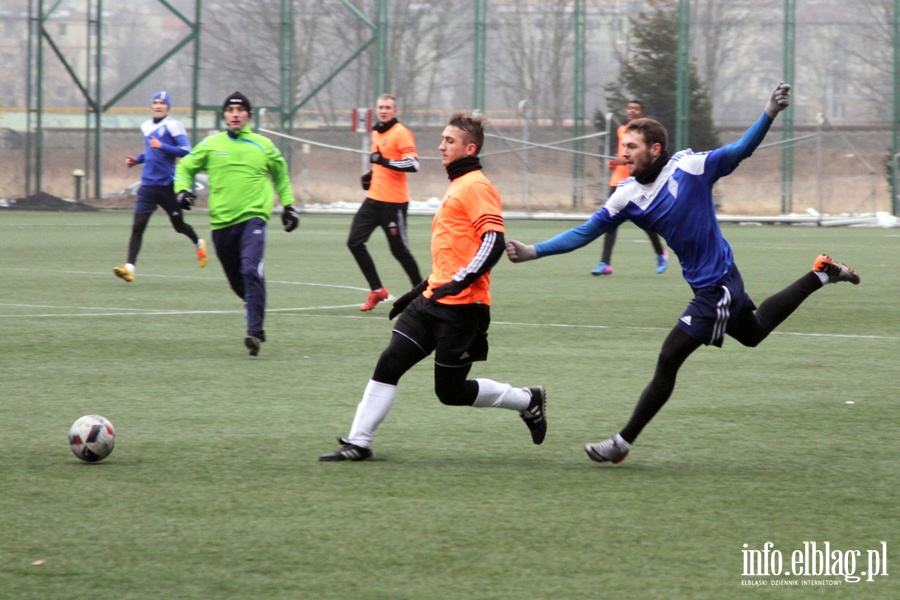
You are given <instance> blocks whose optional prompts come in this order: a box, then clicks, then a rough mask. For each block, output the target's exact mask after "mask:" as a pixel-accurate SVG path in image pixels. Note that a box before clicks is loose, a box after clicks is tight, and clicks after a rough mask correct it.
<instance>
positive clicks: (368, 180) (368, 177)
mask: <svg viewBox="0 0 900 600" xmlns="http://www.w3.org/2000/svg"><path fill="white" fill-rule="evenodd" d="M359 183H360V185H362V189H364V190H368V189H369V187H370V186H371V185H372V171H369V172H368V173H366V174H365V175H363V176H362V177H360V178H359Z"/></svg>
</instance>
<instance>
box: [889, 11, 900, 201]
mask: <svg viewBox="0 0 900 600" xmlns="http://www.w3.org/2000/svg"><path fill="white" fill-rule="evenodd" d="M891 156H892V157H893V160H892V161H891V166H892V169H891V171H892V175H893V177H892V178H891V182H892V185H891V212H892V214H894V215H895V216H896V215H900V187H898V186H900V173H897V171H898V168H897V167H898V165H900V161H898V158H900V0H894V115H893V143H892V144H891Z"/></svg>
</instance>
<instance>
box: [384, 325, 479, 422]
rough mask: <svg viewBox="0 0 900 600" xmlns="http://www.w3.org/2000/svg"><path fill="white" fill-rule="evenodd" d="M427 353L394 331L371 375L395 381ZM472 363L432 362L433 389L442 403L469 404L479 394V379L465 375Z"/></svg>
mask: <svg viewBox="0 0 900 600" xmlns="http://www.w3.org/2000/svg"><path fill="white" fill-rule="evenodd" d="M426 356H428V354H426V353H425V352H424V351H423V350H422V348H420V347H419V346H418V345H417V344H416V343H415V342H413V341H412V340H410V339H409V338H408V337H406V336H404V335H401V334H399V333H396V332H394V333H393V335H391V341H390V343H389V344H388V347H387V348H385V349H384V352H382V353H381V356H380V357H379V359H378V364H376V365H375V372H374V374H373V375H372V379H373V380H374V381H377V382H379V383H386V384H388V385H397V384H398V383H399V382H400V378H401V377H403V375H404V374H405V373H406V372H407V371H409V370H410V369H412V368H413V367H414V366H415V365H416V364H417V363H419V361H421V360H422V359H423V358H425V357H426ZM471 369H472V365H471V363H470V364H467V365H463V366H459V367H446V366H442V365H439V364H435V365H434V393H435V394H437V397H438V400H440V401H441V403H442V404H446V405H449V406H472V405H473V404H475V399H476V398H477V397H478V383H476V382H475V381H473V380H470V379H467V377H468V376H469V371H471Z"/></svg>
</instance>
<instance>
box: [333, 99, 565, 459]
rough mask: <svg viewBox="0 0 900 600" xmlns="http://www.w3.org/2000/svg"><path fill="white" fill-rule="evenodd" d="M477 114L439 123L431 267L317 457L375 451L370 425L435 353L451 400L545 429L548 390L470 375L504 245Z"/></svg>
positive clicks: (482, 343) (483, 339)
mask: <svg viewBox="0 0 900 600" xmlns="http://www.w3.org/2000/svg"><path fill="white" fill-rule="evenodd" d="M483 143H484V129H483V124H482V121H481V119H480V118H473V117H469V116H466V115H464V114H457V115H454V116H453V118H452V119H451V120H450V123H449V124H448V125H447V127H446V128H445V129H444V132H443V134H442V142H441V145H440V148H439V150H440V152H441V159H442V162H441V164H443V166H444V167H446V169H447V174H448V175H449V176H450V187H449V188H447V192H446V193H445V194H444V198H443V200H442V201H441V205H440V207H439V208H438V210H437V212H436V213H435V215H434V221H433V222H432V225H431V256H432V263H433V264H432V267H431V275H430V276H429V277H428V279H426V280H425V281H423V282H421V283H420V284H419V285H417V286H416V287H415V288H413V289H412V290H411V291H409V292H407V293H406V294H404V295H403V296H401V297H400V298H399V299H398V300H397V301H396V302H394V306H393V308H392V309H391V312H390V314H389V315H388V316H389V318H391V319H393V318H394V317H396V316H397V315H400V318H399V319H398V320H397V324H396V326H395V327H394V331H393V335H392V336H391V341H390V343H389V344H388V347H387V348H386V349H385V350H384V352H382V353H381V357H380V358H379V359H378V363H377V364H376V366H375V372H374V374H373V375H372V378H371V379H370V380H369V383H368V385H367V386H366V390H365V392H364V393H363V397H362V400H361V401H360V403H359V406H358V407H357V409H356V416H355V417H354V419H353V425H352V426H351V428H350V434H349V435H348V436H347V438H346V439H344V438H339V442H340V444H341V447H340V448H338V449H337V450H334V451H333V452H329V453H328V454H325V455H323V456H320V457H319V460H323V461H345V460H351V461H356V460H366V459H368V458H371V457H372V449H371V446H372V441H373V439H374V438H375V430H376V429H377V428H378V425H379V424H380V423H381V422H382V421H383V420H384V419H385V417H386V416H387V414H388V411H390V409H391V405H392V404H393V402H394V397H395V396H396V395H397V385H398V383H399V381H400V378H401V377H402V376H403V375H404V374H405V373H406V372H407V371H409V370H410V369H411V368H412V367H413V366H415V365H416V364H417V363H418V362H419V361H421V360H422V359H423V358H425V357H426V356H428V355H430V354H431V353H432V352H434V391H435V393H436V394H437V397H438V399H439V400H440V401H441V402H442V403H443V404H447V405H450V406H474V407H480V408H486V407H492V408H506V409H509V410H514V411H516V412H518V413H519V416H521V417H522V420H523V421H525V424H526V425H527V426H528V429H529V431H530V432H531V441H532V442H533V443H534V444H540V443H542V442H543V441H544V436H545V435H546V433H547V419H546V415H547V393H546V391H545V390H544V388H543V387H541V386H534V387H526V388H516V387H513V386H511V385H510V384H508V383H498V382H496V381H494V380H492V379H468V375H469V371H470V370H471V368H472V363H473V362H475V361H482V360H486V359H487V354H488V342H487V330H488V326H489V325H490V323H491V309H490V306H491V294H490V287H491V269H492V268H493V266H494V265H495V264H497V261H498V260H499V259H500V257H501V256H502V255H503V251H504V246H505V244H504V238H503V234H504V226H503V217H502V216H501V211H502V208H501V203H500V194H498V193H497V190H496V188H494V186H493V184H491V182H490V181H489V180H488V178H487V177H485V176H484V173H483V172H482V170H481V163H480V162H479V160H478V152H479V151H480V150H481V146H482V144H483Z"/></svg>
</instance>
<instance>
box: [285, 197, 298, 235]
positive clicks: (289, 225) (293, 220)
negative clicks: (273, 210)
mask: <svg viewBox="0 0 900 600" xmlns="http://www.w3.org/2000/svg"><path fill="white" fill-rule="evenodd" d="M281 223H282V224H283V225H284V230H285V231H287V232H288V233H290V232H291V231H293V230H295V229H297V226H298V225H300V211H298V210H297V207H296V206H294V205H293V204H288V205H287V206H285V207H284V212H282V213H281Z"/></svg>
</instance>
